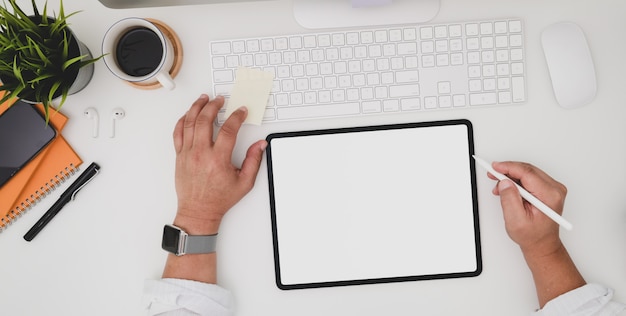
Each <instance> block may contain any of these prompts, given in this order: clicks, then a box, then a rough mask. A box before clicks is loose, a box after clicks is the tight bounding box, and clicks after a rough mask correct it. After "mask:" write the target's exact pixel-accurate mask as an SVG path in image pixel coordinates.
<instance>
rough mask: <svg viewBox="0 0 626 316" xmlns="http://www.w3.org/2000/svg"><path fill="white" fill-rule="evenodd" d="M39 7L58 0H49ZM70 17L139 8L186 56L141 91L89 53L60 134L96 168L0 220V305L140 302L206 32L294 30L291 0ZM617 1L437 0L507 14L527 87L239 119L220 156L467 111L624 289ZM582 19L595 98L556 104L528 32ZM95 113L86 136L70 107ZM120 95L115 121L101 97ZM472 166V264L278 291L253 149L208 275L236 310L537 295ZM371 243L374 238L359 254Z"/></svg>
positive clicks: (207, 82)
mask: <svg viewBox="0 0 626 316" xmlns="http://www.w3.org/2000/svg"><path fill="white" fill-rule="evenodd" d="M49 2H50V4H49V5H50V8H56V7H57V3H58V2H57V1H56V0H51V1H49ZM65 7H66V11H75V10H83V12H82V13H80V14H78V15H76V16H74V17H72V18H71V22H72V26H73V29H74V31H75V32H76V33H77V34H78V36H79V38H80V39H81V40H82V41H83V42H84V43H85V44H86V45H87V46H88V47H89V48H90V49H91V50H92V52H93V53H94V54H98V53H100V43H101V40H102V37H103V35H104V33H105V31H106V30H107V28H108V27H109V26H110V25H112V24H113V23H114V22H116V21H117V20H119V19H121V18H124V17H129V16H140V17H151V18H156V19H160V20H162V21H164V22H166V23H167V24H169V25H170V26H171V27H172V28H173V29H174V30H175V31H176V32H177V33H178V35H179V36H180V38H181V41H182V43H183V46H184V54H185V59H184V63H183V66H182V70H181V72H180V74H179V76H178V77H177V78H176V83H177V85H178V87H177V88H176V89H175V90H174V91H165V90H153V91H142V90H138V89H135V88H132V87H130V86H129V85H126V84H125V83H123V82H121V81H119V80H117V79H116V78H115V77H114V76H113V75H112V74H111V73H110V72H109V71H108V69H107V68H106V67H105V65H104V64H103V63H102V62H99V63H98V64H97V65H96V69H95V75H94V77H93V80H92V81H91V83H90V84H89V86H88V87H87V88H86V89H85V90H83V91H82V92H80V93H78V94H76V95H74V96H71V97H70V98H69V99H68V101H67V103H66V104H65V105H64V107H63V112H64V113H65V114H67V115H68V116H69V117H70V121H69V124H68V125H67V126H66V128H65V130H64V131H63V134H64V135H65V137H66V138H67V139H68V141H69V142H70V144H71V145H72V146H73V147H74V149H75V150H76V151H77V152H78V153H79V155H80V156H81V157H82V159H83V160H84V161H85V163H86V164H89V163H90V162H91V161H96V162H98V163H100V164H101V165H102V174H101V175H99V176H98V177H97V178H96V179H95V180H94V181H93V182H92V183H90V184H89V185H88V186H87V187H85V188H84V189H83V190H82V191H81V192H80V194H79V195H78V198H77V200H76V201H74V202H72V203H71V204H68V205H67V206H66V207H65V208H64V209H63V211H62V212H61V213H60V214H59V215H58V216H57V217H56V218H55V219H54V220H53V221H52V222H51V223H50V225H49V226H47V227H46V228H45V229H44V230H43V231H42V233H41V234H40V235H39V236H37V238H36V239H35V240H34V241H33V242H31V243H27V242H25V241H24V240H23V239H22V236H23V235H24V233H25V232H26V231H27V230H28V229H29V228H30V227H31V226H32V225H33V224H34V223H35V222H36V221H37V219H39V217H40V216H41V215H42V214H43V213H44V212H45V211H46V210H47V209H48V207H50V205H51V204H52V203H53V202H54V201H55V200H56V198H57V197H58V196H59V195H60V194H61V192H62V191H63V190H64V189H65V188H66V187H67V185H68V184H67V183H66V184H65V185H64V186H63V187H61V189H58V190H57V191H55V192H54V194H53V195H52V196H49V197H48V198H46V199H44V200H43V201H42V202H41V203H40V204H38V205H37V206H36V207H34V208H33V209H32V210H30V211H29V212H28V213H27V214H26V215H24V216H23V217H22V218H21V219H19V220H18V221H17V222H16V223H15V224H13V225H12V226H10V227H9V228H8V229H6V230H5V231H4V232H2V233H1V234H0V252H1V255H0V256H1V259H0V271H1V272H0V274H1V279H0V310H2V311H1V312H0V313H1V314H3V315H142V314H143V312H142V308H143V307H142V304H141V294H142V288H143V282H144V280H145V279H150V278H158V277H159V276H160V274H161V272H162V268H163V265H164V262H165V258H166V253H165V252H163V251H162V250H161V249H160V242H161V233H162V227H163V224H165V223H170V222H171V221H172V219H173V217H174V213H175V210H176V196H175V192H174V181H173V179H174V157H175V156H174V150H173V145H172V140H171V134H172V130H173V127H174V124H175V122H176V120H177V119H178V118H179V117H180V116H182V115H183V113H185V111H186V110H187V108H188V107H189V105H190V104H191V102H192V101H193V100H195V98H196V97H197V96H198V95H199V94H200V93H203V92H209V91H210V86H211V78H210V76H209V60H208V58H207V56H208V52H209V46H208V43H209V41H210V40H214V39H223V38H230V37H254V36H265V35H279V34H285V33H296V32H304V31H305V30H304V29H303V28H301V27H300V26H299V25H297V24H296V22H295V21H294V19H293V15H292V12H291V9H292V3H291V1H290V0H278V1H269V2H263V3H255V4H250V3H247V4H242V3H239V4H223V5H205V6H188V7H169V8H148V9H132V10H112V9H108V8H106V7H104V6H102V5H101V4H100V3H99V2H98V1H97V0H66V1H65ZM624 16H626V2H624V1H622V0H597V1H595V2H594V3H590V2H589V1H585V0H551V1H517V0H480V1H479V0H473V1H467V0H441V11H440V13H439V15H438V16H437V17H436V19H435V20H434V21H433V22H455V21H466V20H479V19H492V18H493V19H495V18H504V17H521V18H523V20H524V22H525V32H526V63H527V78H528V81H527V82H528V103H527V104H525V105H523V106H507V107H503V108H488V109H471V110H461V111H454V112H449V111H438V112H428V113H415V114H403V115H392V116H379V117H368V118H346V119H333V120H318V121H308V122H300V123H281V124H272V125H263V126H261V127H251V126H247V127H244V128H243V129H242V131H241V134H240V138H239V140H240V142H239V145H238V146H237V148H236V152H235V156H234V159H235V161H237V162H240V161H241V159H242V158H243V155H244V152H245V148H247V147H248V145H249V144H251V143H252V142H253V141H255V140H257V139H261V138H265V136H266V135H267V134H269V133H270V132H277V131H293V130H300V129H312V128H326V127H329V128H330V127H342V126H360V125H370V124H387V123H400V122H414V121H430V120H443V119H455V118H467V119H470V120H471V121H472V122H473V124H474V129H475V131H474V132H475V135H474V136H475V140H476V152H477V153H478V154H480V155H481V156H483V157H485V158H487V159H495V160H502V159H514V160H522V161H529V162H532V163H534V164H536V165H538V166H540V167H542V168H543V169H545V170H546V171H547V172H548V173H550V174H551V175H553V176H554V177H555V178H556V179H558V180H560V181H561V182H563V183H565V184H566V185H567V187H568V188H569V197H568V199H567V202H566V210H565V217H566V218H567V219H568V220H570V221H571V222H572V223H573V224H574V225H575V228H574V230H573V231H572V232H566V231H563V232H562V238H563V240H564V242H565V244H566V246H567V247H568V249H569V251H570V253H571V255H572V257H573V258H574V260H575V261H576V262H577V264H578V267H579V269H580V270H581V272H582V273H583V275H584V276H585V277H586V279H587V281H588V282H598V283H603V284H607V285H610V286H612V287H613V288H615V289H616V292H617V294H616V299H618V300H620V301H622V302H626V281H625V280H626V198H624V192H625V191H626V145H625V143H624V137H625V135H626V123H624V122H625V121H626V104H625V101H624V100H626V88H625V87H626V76H624V74H626V63H625V62H624V56H626V37H625V36H624V35H623V30H624V29H626V19H624ZM564 20H569V21H574V22H576V23H578V24H579V25H581V26H582V28H583V29H584V30H585V32H586V34H587V36H588V41H589V42H590V45H591V50H592V55H593V58H594V60H595V65H596V72H597V78H598V95H597V97H596V99H595V100H594V102H593V103H592V104H590V105H588V106H586V107H584V108H581V109H577V110H564V109H562V108H560V107H559V106H558V105H557V104H556V101H555V99H554V96H553V94H552V90H551V89H552V88H551V84H550V79H549V76H548V72H547V68H546V64H545V61H544V58H543V53H542V49H541V44H540V32H541V30H542V29H543V28H545V27H546V26H548V25H550V24H552V23H555V22H559V21H564ZM89 106H93V107H96V108H97V109H98V111H99V113H100V120H101V122H100V123H101V125H100V126H101V128H100V137H99V138H95V139H94V138H92V137H91V128H92V122H91V121H90V120H88V119H86V118H84V117H83V116H82V111H83V110H84V109H85V108H86V107H89ZM115 107H122V108H124V109H125V110H126V113H127V115H126V118H125V119H124V120H122V121H119V122H118V125H117V130H116V131H117V137H116V138H113V139H111V138H108V137H107V135H108V134H109V132H110V128H111V127H110V120H109V118H110V112H111V110H112V109H113V108H115ZM482 174H483V173H482V172H481V176H479V180H478V186H479V187H478V189H479V205H480V229H481V238H482V251H483V263H484V271H483V273H482V274H481V275H480V276H478V277H475V278H467V279H453V280H435V281H419V282H406V283H391V284H380V285H365V286H350V287H340V288H324V289H313V290H297V291H281V290H279V289H278V288H277V287H276V285H275V283H274V266H273V254H272V236H271V228H270V211H269V200H268V189H267V169H266V167H265V161H264V162H263V166H262V168H261V171H260V172H259V176H258V179H257V183H256V187H255V188H254V190H253V191H252V192H251V193H250V194H249V195H248V196H247V197H246V198H245V199H244V200H243V201H241V203H239V204H238V205H237V206H235V207H234V208H233V209H232V210H231V211H230V212H229V213H228V215H227V216H226V218H225V219H224V221H223V225H222V227H221V232H220V240H219V244H218V247H219V281H220V282H219V283H220V284H221V285H222V286H224V287H226V288H228V289H230V290H231V291H232V292H233V293H234V295H235V297H236V308H237V315H242V316H247V315H467V314H480V315H527V314H528V313H529V312H530V311H532V310H534V309H535V308H537V301H536V298H535V289H534V286H533V283H532V278H531V275H530V273H529V271H528V269H527V268H526V266H525V263H524V260H523V258H522V256H521V254H520V251H519V249H518V247H517V246H516V245H515V244H514V243H513V242H511V241H510V240H509V238H508V236H507V234H506V232H505V230H504V226H503V220H502V214H501V210H500V206H499V201H498V199H497V198H496V197H494V196H492V195H491V188H492V186H493V184H494V183H493V182H492V181H491V180H489V179H487V178H486V177H485V176H483V175H482ZM373 255H375V253H374V254H373Z"/></svg>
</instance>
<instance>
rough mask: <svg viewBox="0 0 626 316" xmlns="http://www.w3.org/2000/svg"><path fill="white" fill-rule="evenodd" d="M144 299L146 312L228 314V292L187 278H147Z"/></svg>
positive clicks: (230, 302)
mask: <svg viewBox="0 0 626 316" xmlns="http://www.w3.org/2000/svg"><path fill="white" fill-rule="evenodd" d="M143 303H144V306H145V309H146V312H147V315H148V316H157V315H159V316H188V315H189V316H191V315H193V316H198V315H200V316H208V315H211V316H231V315H233V297H232V295H231V293H230V292H229V291H227V290H225V289H223V288H221V287H219V286H217V285H215V284H208V283H202V282H196V281H190V280H180V279H161V280H146V281H145V283H144V295H143Z"/></svg>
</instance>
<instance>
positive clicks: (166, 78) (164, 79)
mask: <svg viewBox="0 0 626 316" xmlns="http://www.w3.org/2000/svg"><path fill="white" fill-rule="evenodd" d="M156 79H157V80H158V81H159V83H160V84H161V85H162V86H163V87H165V88H166V89H167V90H174V88H175V87H176V83H174V79H172V76H170V74H169V73H168V72H167V71H161V72H159V73H158V74H156Z"/></svg>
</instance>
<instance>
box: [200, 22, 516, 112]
mask: <svg viewBox="0 0 626 316" xmlns="http://www.w3.org/2000/svg"><path fill="white" fill-rule="evenodd" d="M210 45H211V46H210V47H211V56H210V60H211V66H212V70H211V72H212V78H213V92H214V95H224V96H225V97H227V98H228V96H229V94H230V91H231V90H232V87H233V85H234V81H235V71H236V69H237V67H239V66H244V67H252V68H259V69H262V70H265V71H269V72H272V73H274V77H275V79H274V84H273V88H272V92H271V95H270V98H269V101H268V104H267V108H266V111H265V116H264V122H279V121H291V120H301V119H314V118H328V117H336V116H354V115H377V114H387V113H401V112H416V111H418V112H419V111H428V110H440V109H463V108H473V107H484V106H496V105H508V104H515V103H524V102H525V101H526V84H525V81H526V79H525V72H526V69H525V63H524V59H525V52H524V30H523V24H522V21H521V20H519V19H507V20H504V19H503V20H493V21H478V22H463V23H447V24H434V25H415V26H396V27H388V28H373V29H359V30H347V31H339V32H327V33H311V34H296V35H287V36H275V37H263V38H248V39H235V40H224V41H215V42H211V43H210ZM223 121H224V115H223V113H220V115H219V116H218V124H219V123H223Z"/></svg>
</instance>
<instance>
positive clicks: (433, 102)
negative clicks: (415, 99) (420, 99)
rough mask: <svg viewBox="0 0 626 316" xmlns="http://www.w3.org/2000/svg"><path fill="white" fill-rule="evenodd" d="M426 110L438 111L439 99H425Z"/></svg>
mask: <svg viewBox="0 0 626 316" xmlns="http://www.w3.org/2000/svg"><path fill="white" fill-rule="evenodd" d="M424 108H425V109H436V108H437V98H436V97H425V98H424Z"/></svg>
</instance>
